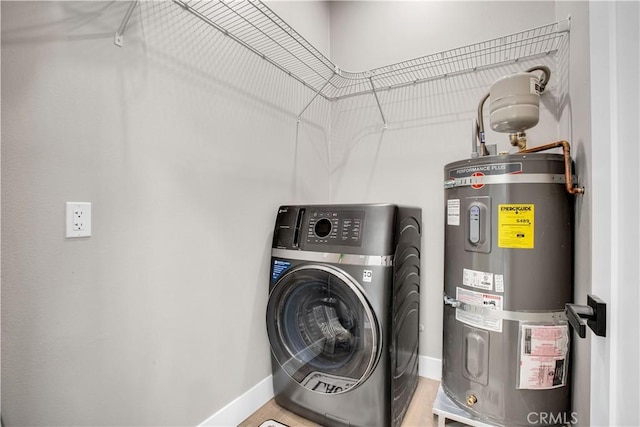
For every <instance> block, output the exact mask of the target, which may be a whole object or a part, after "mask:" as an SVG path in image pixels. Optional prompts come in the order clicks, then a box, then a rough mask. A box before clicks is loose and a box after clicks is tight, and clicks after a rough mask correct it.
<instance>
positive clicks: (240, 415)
mask: <svg viewBox="0 0 640 427" xmlns="http://www.w3.org/2000/svg"><path fill="white" fill-rule="evenodd" d="M418 363H419V369H418V375H420V376H421V377H426V378H431V379H433V380H438V381H440V377H441V374H442V361H441V360H440V359H436V358H434V357H428V356H419V360H418ZM272 397H273V382H272V376H271V375H269V376H268V377H267V378H265V379H263V380H262V381H260V382H259V383H258V384H256V385H255V386H253V387H252V388H251V389H250V390H249V391H247V392H246V393H244V394H243V395H241V396H239V397H238V398H236V399H235V400H234V401H233V402H231V403H229V404H228V405H227V406H225V407H224V408H222V409H220V410H219V411H218V412H216V413H215V414H213V415H212V416H210V417H209V418H208V419H207V420H206V421H203V422H202V423H201V424H200V427H219V426H237V425H238V424H240V423H241V422H242V421H244V420H245V419H247V418H248V417H249V416H250V415H251V414H253V413H254V412H255V411H256V410H258V408H260V407H261V406H262V405H264V404H265V403H267V401H268V400H269V399H271V398H272Z"/></svg>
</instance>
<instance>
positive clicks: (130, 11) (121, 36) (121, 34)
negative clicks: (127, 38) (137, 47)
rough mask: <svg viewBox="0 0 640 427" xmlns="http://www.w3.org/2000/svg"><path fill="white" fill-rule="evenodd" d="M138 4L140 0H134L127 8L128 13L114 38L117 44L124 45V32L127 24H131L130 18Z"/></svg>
mask: <svg viewBox="0 0 640 427" xmlns="http://www.w3.org/2000/svg"><path fill="white" fill-rule="evenodd" d="M137 5H138V0H134V1H132V2H131V3H130V4H129V9H127V13H126V14H125V15H124V19H123V20H122V24H120V28H118V31H116V35H115V36H114V38H113V43H114V44H115V45H116V46H119V47H122V45H123V44H124V32H125V30H126V29H127V25H129V19H131V15H132V14H133V9H135V8H136V6H137Z"/></svg>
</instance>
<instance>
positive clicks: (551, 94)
mask: <svg viewBox="0 0 640 427" xmlns="http://www.w3.org/2000/svg"><path fill="white" fill-rule="evenodd" d="M444 3H446V2H406V3H405V2H403V3H402V4H401V5H398V4H397V3H396V2H334V3H332V8H331V41H332V43H331V52H332V59H333V60H334V61H335V62H336V63H337V64H338V65H339V66H341V67H342V66H343V65H342V63H341V61H344V60H346V59H347V58H350V59H351V63H350V65H349V68H353V69H355V70H364V69H365V68H367V67H369V66H374V65H375V66H379V65H384V64H390V63H392V62H394V61H397V60H401V59H408V58H407V57H406V56H404V57H401V56H400V57H398V56H397V55H409V53H408V52H409V51H411V52H414V55H416V56H417V55H426V54H431V53H436V52H438V51H437V50H430V49H429V47H433V48H434V49H435V46H438V47H439V48H440V49H444V48H445V46H446V48H453V47H461V46H462V45H460V44H458V45H455V44H453V45H448V44H449V43H456V42H462V41H463V40H465V41H466V42H468V43H477V42H481V41H484V40H487V39H489V38H492V37H496V36H500V35H506V34H510V33H512V32H517V31H519V30H520V31H521V30H525V29H529V28H532V27H535V26H539V25H546V24H550V23H552V22H555V20H556V19H555V18H556V15H555V4H554V3H552V2H536V3H535V5H533V4H530V3H522V6H520V5H521V3H520V2H518V3H517V5H516V3H511V2H500V3H499V4H498V3H485V2H453V3H450V4H444ZM445 12H446V13H445ZM498 12H499V13H500V16H501V17H502V18H503V19H501V20H499V21H492V25H485V26H483V27H480V28H475V29H473V30H470V34H469V35H468V34H466V33H467V27H468V26H465V27H464V29H465V30H464V31H462V30H461V25H459V24H461V23H465V22H468V21H472V20H473V19H475V18H476V17H478V16H488V15H495V14H497V13H498ZM343 14H344V16H343ZM441 14H443V15H441ZM436 17H439V18H438V19H436ZM454 17H455V19H454ZM422 21H424V22H429V24H428V25H424V26H422V27H421V26H419V25H418V23H419V22H422ZM514 21H517V25H514V23H513V22H514ZM483 28H484V30H485V31H484V33H482V31H480V30H482V29H483ZM398 29H404V30H403V31H404V32H402V33H396V32H395V31H399V30H398ZM427 30H428V31H429V32H430V33H431V36H427V35H426V33H425V31H427ZM460 33H462V34H463V35H461V34H460ZM381 35H385V38H386V39H388V40H387V42H383V41H382V39H380V37H381ZM436 35H437V40H434V38H436V37H435V36H436ZM372 39H375V40H379V41H380V42H379V43H376V48H375V49H370V46H369V43H370V42H371V40H372ZM451 40H454V41H453V42H452V41H451ZM427 42H431V43H430V45H431V46H427ZM398 51H400V53H398ZM341 52H344V54H342V53H341ZM347 52H351V53H352V54H353V55H352V56H351V57H349V55H347ZM418 52H420V53H418ZM557 60H558V58H556V57H554V56H548V57H544V58H540V59H536V60H522V61H520V62H518V63H517V64H510V65H506V66H501V67H495V68H491V69H488V70H485V71H481V72H474V73H469V74H463V75H459V76H452V77H449V78H447V79H440V80H435V81H432V82H428V83H423V84H418V85H415V86H410V87H405V88H402V89H397V90H392V91H388V92H380V93H379V97H380V102H381V104H382V109H383V111H384V115H385V118H386V120H387V122H388V128H387V129H386V130H384V131H383V130H382V129H383V122H382V118H381V115H380V112H379V110H378V108H377V106H376V102H375V99H374V98H373V96H372V95H365V96H360V97H354V98H346V99H344V100H340V101H338V102H336V103H335V105H334V107H333V110H332V122H331V142H332V145H331V198H332V201H334V202H395V203H404V204H411V205H418V206H420V207H421V208H422V210H423V212H422V215H423V223H424V228H423V234H424V237H423V256H422V269H421V272H422V286H421V307H420V310H421V315H420V316H421V323H422V324H423V325H424V326H425V329H424V332H423V333H422V336H421V339H420V354H421V355H423V356H426V357H427V358H430V359H436V360H440V359H441V357H442V289H443V263H444V260H443V254H442V248H443V244H444V227H443V223H444V218H443V212H444V209H443V208H442V206H443V205H442V203H443V197H444V194H443V187H442V183H443V181H444V176H443V168H444V165H445V164H447V163H449V162H452V161H456V160H460V159H464V158H468V157H469V156H470V152H471V124H472V120H473V118H474V117H475V116H476V108H477V105H478V102H479V100H480V98H481V97H482V95H484V94H485V93H486V92H487V90H488V88H489V86H490V85H491V83H492V82H493V81H495V80H496V79H498V78H499V77H501V76H503V75H506V74H509V73H512V72H514V71H520V70H523V69H525V68H527V67H529V66H532V65H536V64H539V63H543V64H546V65H548V66H550V67H551V69H552V71H553V73H554V74H553V76H552V80H551V83H550V85H549V87H548V93H547V94H546V95H545V96H544V98H543V102H542V104H541V105H542V109H541V118H540V124H539V125H538V126H536V127H535V128H533V129H531V130H530V131H529V132H528V135H529V138H530V144H531V145H540V144H542V143H546V142H551V141H553V140H556V139H557V138H558V119H557V114H558V102H559V99H558V98H559V94H560V92H559V91H560V90H561V88H560V87H559V81H558V79H556V78H554V76H555V71H556V67H557V65H556V62H557ZM345 68H347V67H345ZM485 110H488V108H486V109H485ZM485 120H486V122H485V123H487V126H486V128H487V129H489V126H488V117H486V119H485ZM487 140H488V143H490V144H496V143H497V144H498V148H499V150H509V149H511V147H510V145H509V143H508V138H507V136H506V135H505V134H497V133H494V132H492V131H489V132H488V137H487Z"/></svg>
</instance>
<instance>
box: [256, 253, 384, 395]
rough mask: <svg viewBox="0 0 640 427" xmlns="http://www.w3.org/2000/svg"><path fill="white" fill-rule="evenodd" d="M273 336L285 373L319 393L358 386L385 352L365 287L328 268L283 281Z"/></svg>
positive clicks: (274, 298) (275, 302)
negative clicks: (380, 354)
mask: <svg viewBox="0 0 640 427" xmlns="http://www.w3.org/2000/svg"><path fill="white" fill-rule="evenodd" d="M267 332H268V334H269V341H270V342H271V351H272V353H273V356H274V357H275V359H276V360H277V361H278V363H279V364H280V366H281V367H282V369H283V370H284V371H285V372H286V373H287V374H288V375H289V376H290V377H291V378H292V379H294V380H295V381H296V382H298V383H299V384H300V385H302V386H303V387H305V388H308V389H309V390H313V391H315V392H318V393H344V392H345V391H348V390H349V389H351V388H353V387H357V386H358V385H359V384H361V383H362V382H363V381H365V380H366V379H367V378H368V377H369V375H370V374H371V372H372V371H373V368H374V366H375V364H376V362H377V360H378V357H379V353H380V331H379V327H378V322H376V319H375V317H374V315H373V311H372V310H371V307H370V306H369V304H368V302H367V300H366V299H365V297H364V295H363V294H362V291H361V290H360V287H359V285H358V284H357V282H356V281H355V280H354V279H353V278H352V277H351V276H349V275H347V274H346V273H344V272H342V271H341V270H339V269H336V268H333V267H330V266H325V265H305V266H301V267H297V268H294V269H291V270H289V271H288V272H287V273H285V274H284V275H283V276H282V277H281V278H280V280H278V282H277V283H276V285H275V286H274V288H273V290H272V292H271V295H270V296H269V304H268V306H267Z"/></svg>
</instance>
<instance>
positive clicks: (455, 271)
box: [442, 154, 573, 425]
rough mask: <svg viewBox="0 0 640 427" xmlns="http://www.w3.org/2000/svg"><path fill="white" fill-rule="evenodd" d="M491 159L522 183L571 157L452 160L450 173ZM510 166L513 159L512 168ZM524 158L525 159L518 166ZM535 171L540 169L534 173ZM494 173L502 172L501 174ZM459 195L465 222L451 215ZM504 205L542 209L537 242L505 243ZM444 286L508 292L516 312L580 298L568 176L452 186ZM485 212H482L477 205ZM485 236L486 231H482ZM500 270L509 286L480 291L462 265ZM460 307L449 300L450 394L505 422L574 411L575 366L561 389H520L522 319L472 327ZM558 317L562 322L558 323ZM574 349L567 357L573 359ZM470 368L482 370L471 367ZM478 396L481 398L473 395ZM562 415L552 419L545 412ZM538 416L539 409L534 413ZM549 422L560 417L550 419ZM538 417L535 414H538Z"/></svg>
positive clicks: (507, 302)
mask: <svg viewBox="0 0 640 427" xmlns="http://www.w3.org/2000/svg"><path fill="white" fill-rule="evenodd" d="M487 165H497V166H496V167H493V169H500V168H502V169H503V174H504V175H509V174H513V173H516V174H517V175H519V177H518V178H521V179H522V180H523V181H524V180H526V179H527V176H533V175H538V176H539V175H540V174H542V175H548V174H551V175H562V174H563V173H564V162H563V157H562V155H557V154H527V155H522V154H513V155H502V156H488V157H481V158H477V159H472V160H463V161H458V162H455V163H450V164H448V165H446V166H445V170H444V172H445V180H450V179H451V178H456V177H457V176H456V175H463V176H469V174H471V173H472V172H473V171H475V170H484V171H485V172H486V173H485V174H489V175H491V174H492V172H491V168H489V167H487ZM504 165H506V166H504ZM518 165H519V166H518ZM529 174H531V175H529ZM495 176H500V172H496V174H495ZM451 200H454V202H453V203H454V204H455V200H459V206H460V208H459V225H452V224H449V223H450V222H453V223H455V220H453V221H452V220H450V219H448V217H447V215H448V214H451V212H448V208H447V203H452V202H449V201H451ZM501 204H529V205H531V204H532V205H534V207H535V218H534V220H535V222H534V240H533V248H510V247H507V248H504V247H499V246H498V239H499V232H500V231H499V230H498V209H499V205H501ZM474 205H476V206H480V207H482V211H481V212H480V214H481V215H482V224H481V226H480V227H479V228H480V235H481V236H482V239H481V241H480V242H477V244H471V243H470V237H469V236H470V234H477V230H476V233H470V228H473V227H474V226H473V225H471V224H472V223H473V221H474V220H473V219H472V218H470V215H471V214H470V212H471V211H470V209H471V207H472V206H474ZM444 206H445V225H444V226H445V268H444V293H445V295H446V296H448V297H451V298H456V292H457V291H458V288H461V289H462V290H463V291H462V292H464V290H468V291H474V292H478V291H479V292H484V293H487V294H490V295H497V296H500V297H502V303H503V310H505V311H511V312H519V313H526V312H548V311H562V310H563V309H564V305H565V303H568V302H571V300H572V283H573V270H572V265H573V246H572V236H573V199H572V196H570V195H568V194H567V192H566V190H565V186H564V185H563V184H561V183H505V184H488V185H484V186H483V187H482V188H473V187H472V186H459V187H454V188H447V189H445V204H444ZM476 212H477V210H476ZM474 240H477V237H475V238H474ZM464 269H470V270H475V271H480V272H489V273H493V274H501V275H502V276H503V279H504V280H503V282H504V291H503V292H498V291H496V288H495V286H493V287H492V289H491V290H482V289H477V287H472V286H465V285H464V284H463V271H464ZM456 310H457V309H456V308H454V307H453V306H452V305H449V304H445V305H444V321H443V323H444V325H443V326H444V336H443V368H442V386H443V389H444V391H445V393H446V394H447V395H448V396H449V397H450V398H451V399H452V400H453V401H454V402H455V403H456V404H457V405H458V406H460V407H462V408H463V409H465V410H466V411H468V412H469V413H470V414H471V415H472V416H474V417H476V418H479V419H482V420H485V421H489V422H492V423H497V424H503V425H549V424H557V421H558V420H559V419H562V420H567V419H569V420H570V419H571V418H570V415H569V414H568V413H569V411H570V403H571V400H570V387H569V385H568V384H569V383H570V379H569V375H568V373H569V372H570V370H569V366H565V369H566V372H567V375H566V383H565V384H566V385H564V386H560V387H558V388H553V389H544V390H531V389H519V388H518V387H517V385H518V378H519V377H518V375H519V360H520V358H519V357H520V356H519V355H520V353H519V352H520V347H519V331H520V329H519V328H520V323H519V321H514V320H506V319H503V320H502V332H497V331H493V330H488V329H486V328H483V327H477V326H478V325H469V324H466V323H463V322H462V321H460V320H457V319H456ZM552 324H553V322H552ZM568 362H569V357H568V356H567V359H566V362H565V363H566V364H567V365H568ZM469 366H471V367H472V368H471V370H472V371H473V375H470V374H469V369H470V368H469ZM470 395H473V396H475V397H477V402H476V403H475V404H473V405H469V404H468V403H467V398H468V397H469V396H470ZM543 413H544V414H547V415H548V414H553V417H552V418H550V417H549V416H542V417H541V416H540V414H543ZM531 414H533V415H531ZM549 420H551V421H552V422H551V423H549ZM532 421H533V422H532Z"/></svg>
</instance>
